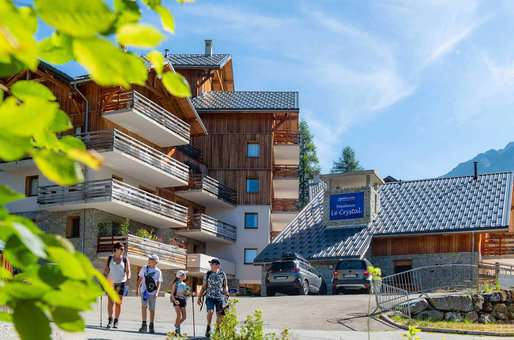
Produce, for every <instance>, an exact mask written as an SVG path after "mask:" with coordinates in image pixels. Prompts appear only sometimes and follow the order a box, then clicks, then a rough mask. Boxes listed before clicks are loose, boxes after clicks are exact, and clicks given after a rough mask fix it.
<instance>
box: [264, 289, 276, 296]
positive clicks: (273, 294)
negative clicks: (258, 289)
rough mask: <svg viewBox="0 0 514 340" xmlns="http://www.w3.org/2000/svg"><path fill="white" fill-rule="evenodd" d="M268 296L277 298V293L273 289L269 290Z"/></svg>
mask: <svg viewBox="0 0 514 340" xmlns="http://www.w3.org/2000/svg"><path fill="white" fill-rule="evenodd" d="M266 296H275V291H274V290H273V289H267V290H266Z"/></svg>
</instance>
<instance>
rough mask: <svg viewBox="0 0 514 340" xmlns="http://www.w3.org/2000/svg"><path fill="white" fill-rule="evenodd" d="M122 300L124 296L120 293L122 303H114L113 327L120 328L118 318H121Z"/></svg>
mask: <svg viewBox="0 0 514 340" xmlns="http://www.w3.org/2000/svg"><path fill="white" fill-rule="evenodd" d="M122 300H123V296H122V295H120V303H115V304H114V322H113V324H112V327H113V328H118V320H119V318H120V313H121V303H122Z"/></svg>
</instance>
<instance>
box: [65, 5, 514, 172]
mask: <svg viewBox="0 0 514 340" xmlns="http://www.w3.org/2000/svg"><path fill="white" fill-rule="evenodd" d="M168 4H169V7H170V8H171V9H172V11H173V13H174V14H175V18H176V31H177V32H176V34H175V35H170V36H168V39H167V41H166V42H164V43H163V44H162V45H161V46H160V48H161V50H163V49H164V48H169V49H170V50H171V52H172V53H202V52H203V51H204V47H203V44H204V42H203V41H204V39H213V41H214V52H215V53H230V54H231V55H232V58H233V65H234V77H235V87H236V90H272V91H274V90H280V91H290V90H291V91H298V92H299V96H300V115H301V118H302V119H305V120H306V121H307V122H308V124H309V125H310V128H311V131H312V133H313V135H314V141H315V143H316V146H317V151H318V156H319V159H320V162H321V166H322V169H323V172H327V171H329V169H330V167H331V165H332V161H333V160H335V159H336V158H337V157H338V156H339V154H340V153H341V150H342V149H343V147H344V146H346V145H349V146H351V147H352V148H353V149H354V150H355V152H356V155H357V158H358V160H359V161H360V163H361V165H362V166H363V167H364V168H366V169H376V170H377V171H378V173H379V174H380V175H382V176H384V177H385V176H387V175H392V176H394V177H396V178H399V179H416V178H428V177H437V176H441V175H443V174H445V173H447V172H448V171H449V170H451V169H452V168H453V167H454V166H456V165H457V164H458V163H460V162H463V161H466V160H468V159H470V158H472V157H473V156H475V155H476V154H478V153H480V152H484V151H486V150H488V149H491V148H494V149H497V148H502V147H504V146H505V145H506V144H507V143H508V142H510V141H513V140H514V112H513V111H514V109H513V108H514V105H513V104H514V95H513V94H514V34H513V33H514V1H509V0H506V1H501V0H493V1H490V0H484V1H479V0H462V1H461V0H452V1H442V0H441V1H439V0H430V1H413V0H390V1H386V0H384V1H379V0H376V1H363V0H345V1H341V0H333V1H330V0H317V1H314V0H311V1H308V0H305V1H302V0H281V1H277V0H259V1H257V0H254V1H250V0H245V1H241V0H239V1H229V0H211V1H208V0H203V1H202V0H197V1H196V2H195V3H193V4H188V5H184V6H183V5H178V4H174V3H173V2H169V3H168ZM144 21H147V22H152V23H154V24H156V25H159V21H158V19H157V17H156V16H155V15H153V14H151V13H149V12H147V11H146V12H145V16H144ZM68 71H70V70H68ZM78 73H80V72H78ZM471 171H472V170H471V169H470V173H471Z"/></svg>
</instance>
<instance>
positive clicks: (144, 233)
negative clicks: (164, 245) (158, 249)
mask: <svg viewBox="0 0 514 340" xmlns="http://www.w3.org/2000/svg"><path fill="white" fill-rule="evenodd" d="M136 236H138V237H142V238H146V239H148V240H152V241H159V238H158V237H157V235H155V234H154V233H153V232H152V231H149V230H147V229H145V228H139V229H138V230H136Z"/></svg>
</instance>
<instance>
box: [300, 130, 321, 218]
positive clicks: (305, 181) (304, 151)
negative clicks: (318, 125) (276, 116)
mask: <svg viewBox="0 0 514 340" xmlns="http://www.w3.org/2000/svg"><path fill="white" fill-rule="evenodd" d="M299 130H300V167H299V170H300V173H299V177H300V186H299V190H300V193H299V200H298V201H299V202H298V203H299V205H300V208H303V207H304V206H305V205H306V204H307V203H308V202H309V181H311V180H312V179H313V178H314V177H315V176H316V175H318V174H319V172H320V166H319V160H318V156H317V154H316V145H314V141H313V137H312V134H311V132H310V129H309V125H308V124H307V122H306V121H305V120H302V121H301V122H300V128H299Z"/></svg>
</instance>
